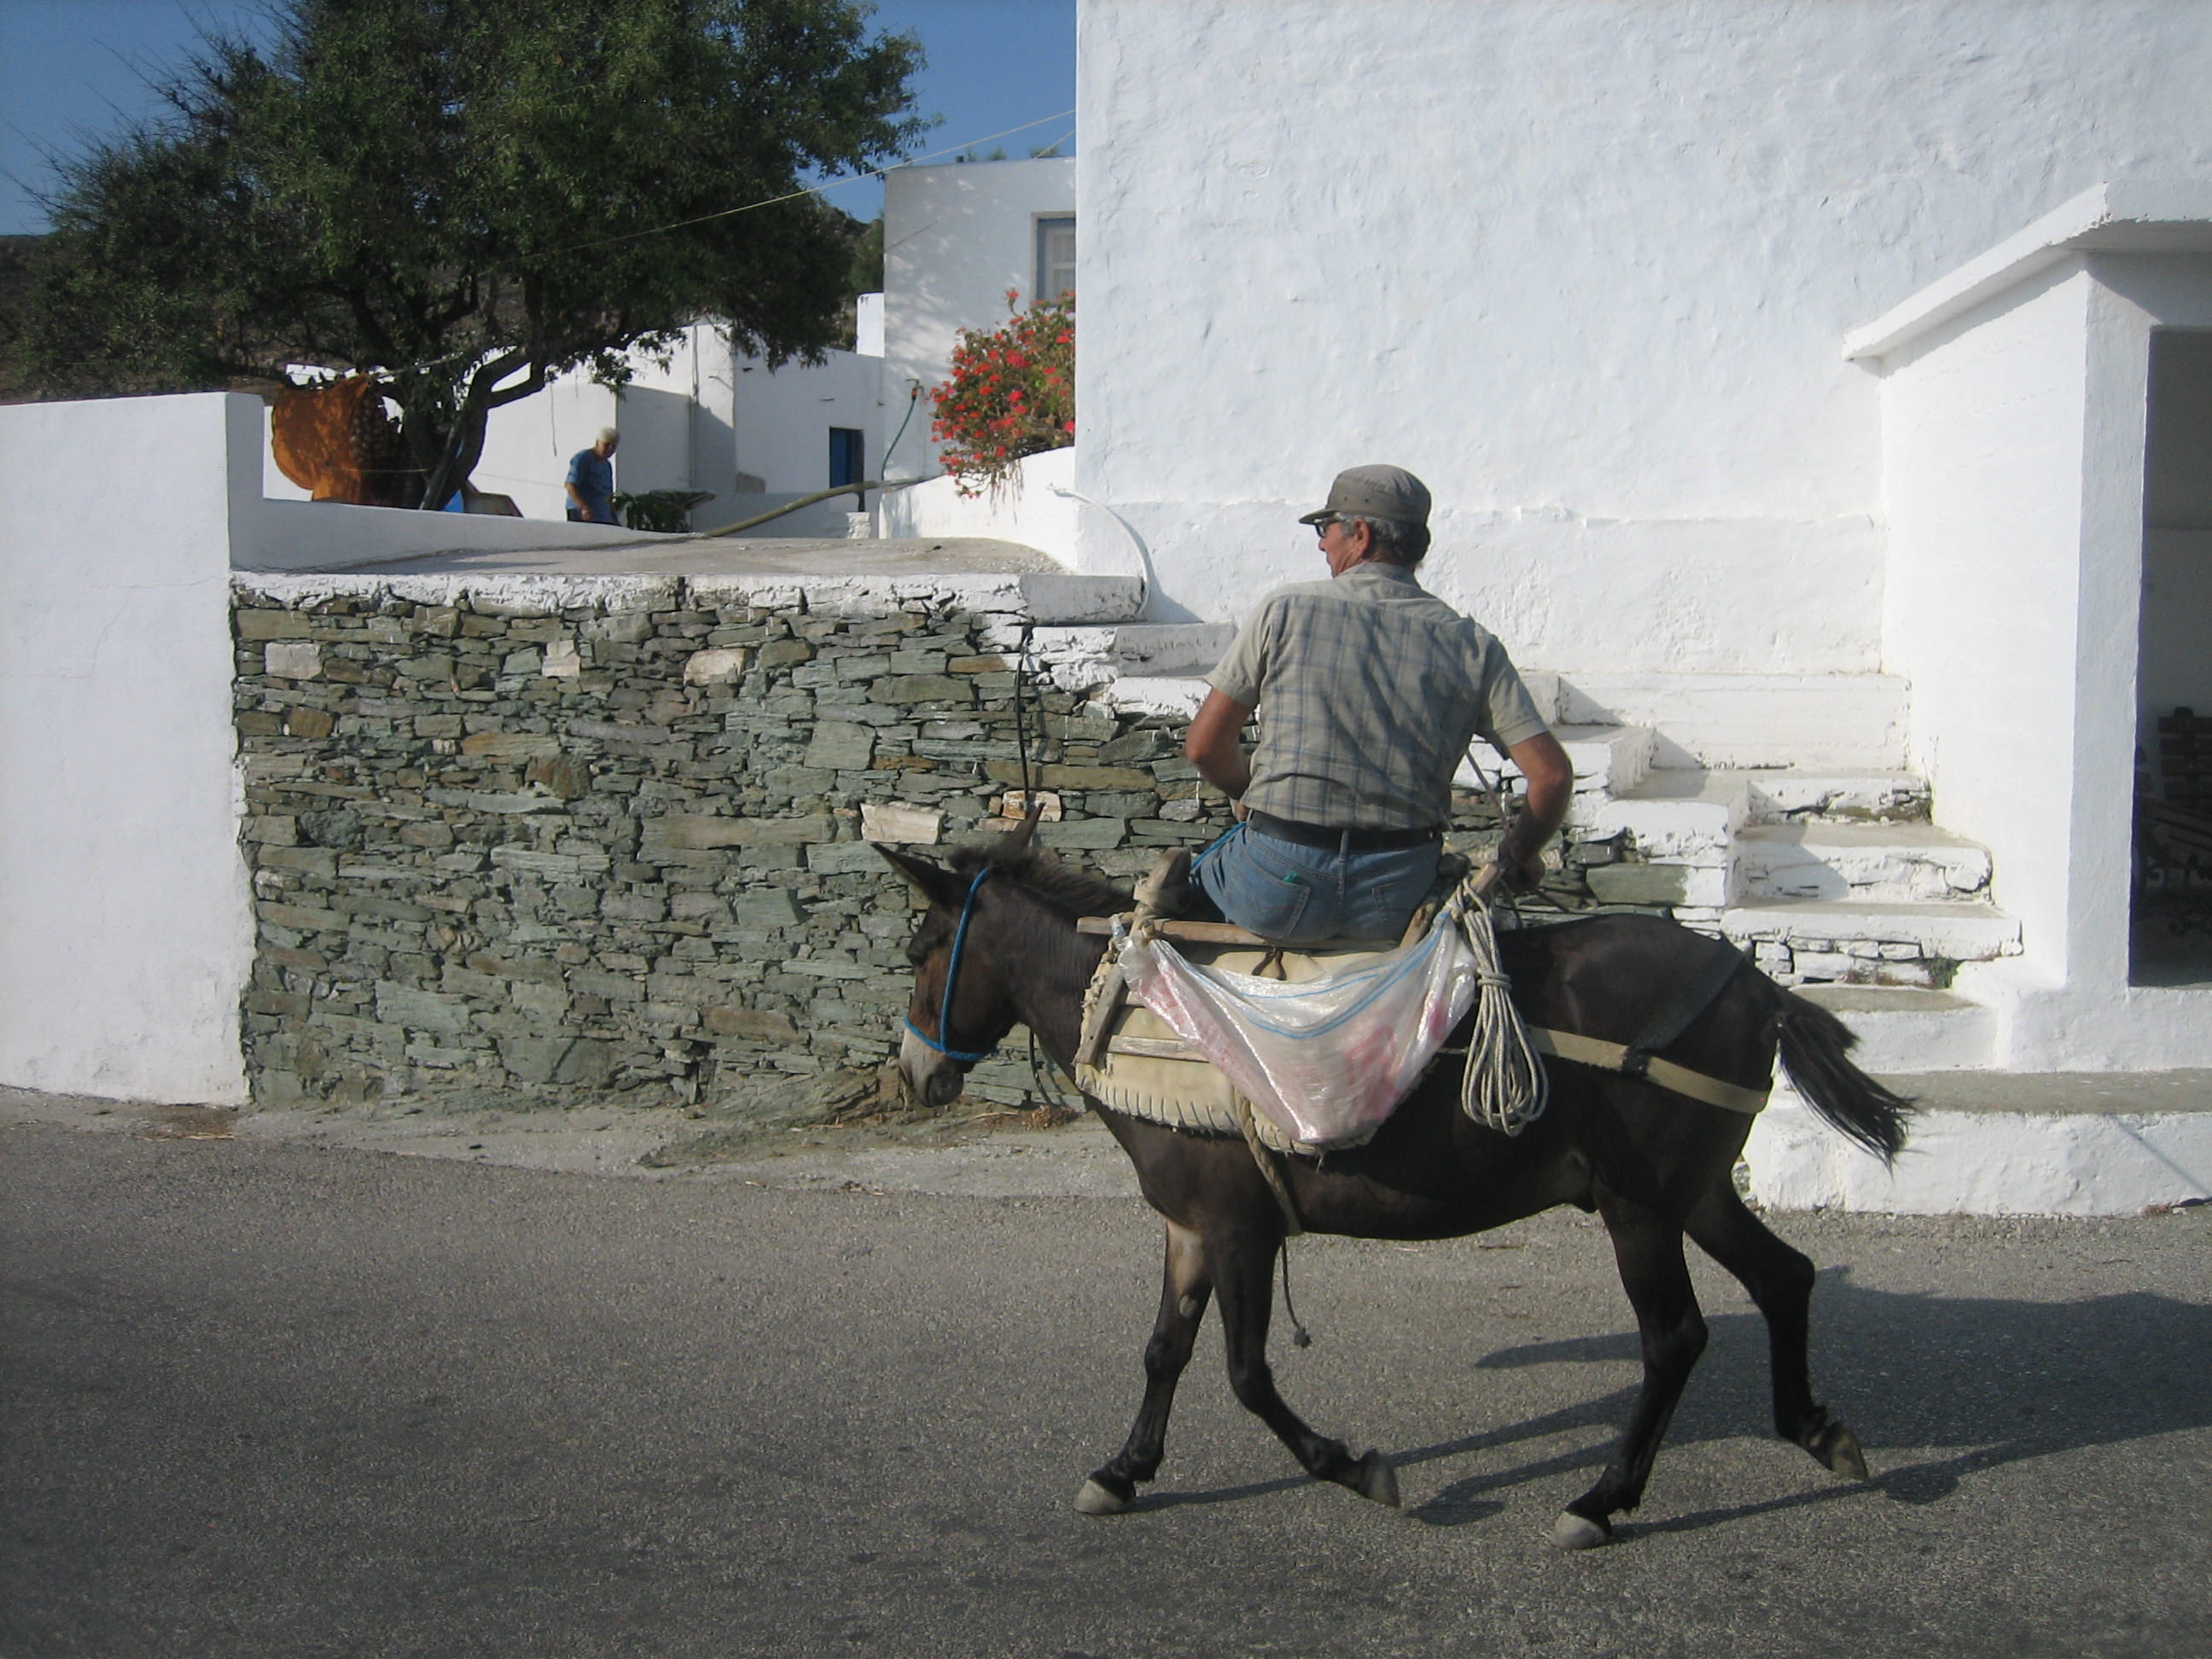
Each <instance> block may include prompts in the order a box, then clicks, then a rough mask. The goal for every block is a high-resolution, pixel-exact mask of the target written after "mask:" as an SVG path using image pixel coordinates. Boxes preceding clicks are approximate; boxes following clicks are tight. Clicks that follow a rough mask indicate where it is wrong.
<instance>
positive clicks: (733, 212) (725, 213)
mask: <svg viewBox="0 0 2212 1659" xmlns="http://www.w3.org/2000/svg"><path fill="white" fill-rule="evenodd" d="M1074 113H1075V112H1074V111H1073V110H1072V109H1064V110H1061V111H1060V112H1058V113H1057V114H1054V115H1042V116H1039V117H1038V118H1036V120H1034V121H1024V122H1023V123H1022V124H1021V125H1019V126H1018V127H1007V128H1006V129H1005V130H1004V131H1000V132H987V133H985V134H984V135H983V136H982V137H981V138H970V139H969V140H968V141H967V142H965V143H958V144H950V145H947V146H946V147H945V149H933V150H929V151H927V152H926V153H925V154H923V155H915V156H910V157H908V159H907V160H905V161H901V162H899V163H898V165H899V166H900V167H912V166H914V165H915V162H917V161H933V160H934V159H935V158H936V157H938V156H939V155H955V154H957V152H959V151H962V150H971V149H975V146H976V145H978V144H987V143H990V142H991V141H992V140H993V139H994V138H1007V137H1012V136H1013V135H1014V134H1015V133H1017V132H1027V131H1029V130H1030V128H1031V127H1042V126H1047V125H1050V124H1051V123H1053V122H1054V121H1065V120H1066V118H1068V117H1069V116H1071V115H1073V114H1074ZM1069 136H1070V137H1073V131H1071V132H1070V134H1069ZM1060 142H1065V141H1064V140H1056V141H1055V143H1060ZM890 171H891V169H890V168H889V167H867V168H864V169H863V170H862V171H860V172H859V173H848V174H847V175H846V176H845V177H843V178H842V179H827V180H825V181H824V182H823V183H821V184H818V185H811V186H809V187H808V188H807V189H805V190H794V191H790V192H788V193H787V194H785V195H782V196H771V197H768V198H767V199H766V200H765V201H760V202H747V203H746V204H744V206H742V207H733V208H722V209H720V210H717V211H715V212H713V213H702V214H700V215H699V216H697V217H696V218H691V219H678V220H675V221H673V222H671V223H669V224H665V225H654V226H653V227H652V228H649V229H647V230H626V231H623V233H622V234H620V235H618V236H602V237H600V238H599V240H596V241H591V242H577V243H574V244H572V245H571V246H570V247H569V248H568V252H571V253H581V252H585V251H586V250H587V249H590V248H595V247H611V246H613V245H614V244H615V243H617V242H635V241H637V240H640V239H641V238H642V237H647V236H661V235H665V234H667V233H668V232H670V231H671V230H683V229H684V228H688V227H690V226H692V225H703V224H706V223H708V222H710V221H712V220H715V219H729V218H733V217H735V216H737V215H738V214H740V213H750V212H753V211H754V210H757V209H759V208H764V207H775V206H776V205H777V204H780V203H783V202H796V201H798V200H799V199H800V198H801V197H807V196H819V195H821V194H822V193H823V191H831V190H836V188H837V187H838V186H839V185H851V184H857V183H859V182H860V180H861V179H881V178H883V177H884V175H885V174H886V173H890Z"/></svg>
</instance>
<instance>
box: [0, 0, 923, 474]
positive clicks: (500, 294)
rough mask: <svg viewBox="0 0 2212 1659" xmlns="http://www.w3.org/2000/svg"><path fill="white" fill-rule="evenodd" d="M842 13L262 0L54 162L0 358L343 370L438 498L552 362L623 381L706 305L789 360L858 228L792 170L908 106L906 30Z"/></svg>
mask: <svg viewBox="0 0 2212 1659" xmlns="http://www.w3.org/2000/svg"><path fill="white" fill-rule="evenodd" d="M867 13H868V8H867V7H866V6H865V5H861V4H857V3H854V0H623V3H622V4H620V5H605V4H588V3H587V4H579V3H577V0H289V3H288V4H287V5H286V6H285V7H284V9H283V10H282V11H281V12H280V13H279V14H278V15H277V17H276V27H275V36H274V39H273V42H272V43H271V44H270V45H268V46H259V45H257V44H255V43H253V42H252V41H249V40H243V39H239V38H233V37H224V36H214V37H210V38H209V39H207V40H204V42H203V43H202V46H201V48H200V49H199V51H198V52H197V54H196V55H195V57H194V58H193V59H192V60H191V64H189V66H188V67H187V68H186V69H185V70H184V71H183V72H182V73H180V74H179V75H178V76H175V77H174V78H173V79H172V80H171V81H169V82H167V84H166V85H165V86H164V88H163V91H164V93H165V94H166V100H167V101H166V105H165V110H164V114H163V117H162V118H161V119H160V120H158V121H156V122H155V123H152V124H149V125H146V126H144V127H143V128H141V129H138V130H137V131H131V132H129V133H127V134H125V136H123V137H120V138H118V139H116V140H113V141H112V142H109V143H104V144H101V145H100V146H98V147H97V148H95V149H92V150H91V151H89V152H88V153H87V154H85V155H82V156H80V157H78V158H76V160H74V161H70V162H69V163H68V164H66V165H65V167H64V171H63V173H62V182H61V184H60V185H59V187H58V190H57V191H55V193H54V195H53V196H52V198H51V199H50V200H49V201H48V202H47V204H46V206H47V208H48V210H49V212H50V214H51V216H52V221H53V225H54V229H53V233H52V235H50V236H49V237H48V238H46V244H45V246H44V247H43V248H42V249H41V251H40V256H39V258H38V260H37V269H36V280H35V282H34V283H33V287H32V289H31V293H30V295H29V297H28V299H27V301H26V305H25V314H24V316H23V317H22V318H21V321H20V331H19V337H18V340H17V343H16V347H15V349H16V350H17V352H18V354H19V356H20V358H21V364H20V368H21V372H22V373H23V374H25V375H26V376H27V379H28V380H29V382H30V384H31V385H32V386H34V387H35V388H37V389H38V390H40V392H43V393H46V394H47V395H62V396H72V395H86V394H95V393H100V392H112V391H145V390H169V391H185V390H197V389H205V388H210V387H215V386H222V385H224V384H225V383H227V382H228V381H230V380H236V379H240V378H257V379H270V378H281V377H282V376H283V369H284V366H285V365H287V364H296V363H307V364H315V365H320V366H325V367H330V368H348V369H358V370H363V371H371V372H374V373H376V374H379V375H380V376H382V377H384V378H385V379H386V380H387V382H388V385H389V395H390V396H391V397H392V398H393V400H394V401H395V402H397V404H398V405H399V408H400V410H401V428H402V432H403V434H404V437H405V440H406V443H407V447H408V451H409V453H410V457H411V458H412V459H413V462H414V464H415V465H416V466H417V467H419V469H420V470H421V471H422V481H423V482H422V505H424V506H426V507H435V506H438V505H441V504H442V503H443V502H444V501H447V499H448V498H449V497H450V496H451V495H453V491H454V490H455V489H458V488H459V487H460V485H461V484H463V483H465V481H466V480H467V478H468V476H469V473H470V471H471V469H472V468H473V467H474V466H475V465H476V462H477V457H478V456H479V454H480V453H481V452H482V448H483V431H484V422H485V418H486V416H488V415H489V413H490V411H491V410H494V409H495V408H497V407H499V406H500V405H501V404H507V403H512V402H513V401H514V400H516V399H518V398H525V397H527V396H529V395H530V394H531V393H532V392H536V391H538V389H540V388H541V387H542V386H544V384H545V382H546V380H547V379H548V377H549V376H551V375H554V374H559V373H561V372H562V371H564V370H567V369H570V368H576V367H578V366H580V365H589V366H591V367H592V368H593V369H594V370H595V371H596V372H597V373H599V374H600V375H601V376H602V377H603V378H609V379H614V380H619V379H620V378H621V376H622V374H623V369H622V365H621V354H622V353H623V350H624V349H626V348H628V347H630V346H633V345H638V344H643V345H645V346H647V347H651V346H653V345H656V344H665V343H668V342H669V341H671V339H672V338H673V337H674V335H675V333H676V332H677V331H678V330H681V329H683V328H684V327H686V326H687V325H690V324H691V323H693V322H695V321H697V320H700V319H714V320H716V321H718V322H720V324H722V325H725V326H726V327H727V329H728V330H729V332H730V334H731V336H732V339H733V341H734V342H735V343H737V344H738V346H739V347H740V348H741V349H745V350H748V351H751V352H756V353H758V354H760V355H762V356H765V357H766V358H767V359H768V360H769V362H783V361H786V360H787V359H789V358H791V357H793V356H797V357H800V358H804V359H808V360H813V359H817V358H818V357H819V356H820V354H821V352H822V351H823V349H824V348H826V347H827V346H829V344H831V343H834V342H835V340H836V337H837V329H838V326H839V320H840V315H841V308H842V303H843V301H844V298H845V294H846V283H847V277H848V273H849V271H850V270H851V269H852V265H853V259H854V240H855V238H856V236H857V234H858V233H859V230H860V227H859V226H858V225H856V224H855V223H854V222H853V221H852V220H851V219H849V218H848V217H847V216H845V215H843V214H841V213H838V212H836V210H833V209H831V208H829V207H827V206H825V205H823V204H822V202H821V201H820V199H819V198H818V197H814V196H811V195H805V194H802V193H800V192H802V191H804V190H805V178H806V175H807V174H808V173H810V172H811V173H815V174H817V175H823V176H833V175H835V174H836V173H848V172H857V171H864V170H866V169H868V168H871V167H877V166H879V165H882V164H884V163H887V162H889V161H893V160H895V159H896V157H897V156H898V155H900V154H901V153H902V151H903V150H904V149H907V148H908V147H909V146H910V145H911V143H912V142H913V140H914V138H915V135H916V134H917V133H918V131H920V124H919V123H917V122H915V121H914V120H912V119H911V118H908V115H907V111H908V108H909V106H910V99H909V96H908V91H907V80H908V76H909V75H910V74H911V73H912V72H913V71H914V70H915V68H917V67H918V65H919V64H920V61H921V58H920V47H919V46H918V45H917V44H916V42H915V41H914V40H912V39H911V38H909V37H907V36H902V35H888V36H885V35H877V36H871V35H870V34H869V33H868V31H867ZM779 197H785V198H789V199H782V200H778V199H776V198H779ZM733 210H734V211H733Z"/></svg>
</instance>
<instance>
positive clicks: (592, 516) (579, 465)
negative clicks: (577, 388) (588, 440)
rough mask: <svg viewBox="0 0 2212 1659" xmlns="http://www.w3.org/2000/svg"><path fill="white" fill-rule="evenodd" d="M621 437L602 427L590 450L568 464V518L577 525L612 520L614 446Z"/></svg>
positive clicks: (608, 522)
mask: <svg viewBox="0 0 2212 1659" xmlns="http://www.w3.org/2000/svg"><path fill="white" fill-rule="evenodd" d="M621 441H622V437H621V435H620V434H619V433H617V431H616V430H615V429H614V428H612V427H611V426H603V427H601V428H599V439H598V441H596V442H594V443H593V444H592V447H590V448H589V449H580V450H578V451H577V452H576V453H575V455H574V458H573V459H571V460H570V461H569V463H568V517H569V520H571V522H574V523H579V524H612V523H613V522H614V521H615V507H614V499H613V497H614V493H615V469H614V453H615V446H616V445H617V444H618V443H620V442H621Z"/></svg>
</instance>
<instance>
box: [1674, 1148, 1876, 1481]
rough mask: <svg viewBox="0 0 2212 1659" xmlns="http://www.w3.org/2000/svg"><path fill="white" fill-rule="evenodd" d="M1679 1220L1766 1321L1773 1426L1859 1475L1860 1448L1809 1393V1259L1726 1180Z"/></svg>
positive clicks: (1830, 1463)
mask: <svg viewBox="0 0 2212 1659" xmlns="http://www.w3.org/2000/svg"><path fill="white" fill-rule="evenodd" d="M1687 1225H1688V1227H1689V1233H1690V1237H1692V1238H1693V1239H1695V1240H1696V1241H1697V1242H1698V1248H1699V1249H1701V1250H1703V1251H1704V1252H1705V1254H1706V1255H1709V1256H1711V1257H1712V1259H1713V1260H1714V1261H1717V1262H1719V1263H1720V1264H1721V1266H1722V1267H1725V1268H1727V1269H1728V1270H1729V1273H1733V1274H1735V1277H1736V1278H1737V1279H1741V1281H1742V1283H1743V1287H1744V1289H1745V1290H1747V1291H1749V1292H1750V1293H1751V1299H1752V1300H1753V1302H1754V1303H1756V1304H1758V1305H1759V1313H1760V1314H1761V1315H1762V1316H1765V1320H1766V1337H1767V1351H1768V1353H1769V1355H1770V1364H1771V1370H1772V1372H1773V1376H1774V1428H1775V1431H1776V1432H1777V1433H1778V1434H1779V1435H1781V1437H1783V1438H1784V1440H1793V1441H1795V1442H1796V1443H1797V1444H1799V1445H1801V1446H1802V1447H1803V1448H1804V1449H1806V1450H1807V1451H1808V1452H1810V1453H1812V1455H1814V1457H1815V1458H1817V1459H1818V1460H1819V1461H1820V1462H1822V1463H1824V1464H1826V1466H1827V1467H1828V1468H1832V1469H1833V1470H1834V1471H1835V1472H1836V1473H1837V1474H1840V1475H1843V1476H1844V1477H1845V1478H1847V1479H1849V1480H1865V1479H1866V1478H1867V1465H1866V1454H1865V1453H1864V1452H1863V1450H1861V1449H1860V1447H1859V1443H1858V1437H1857V1436H1856V1435H1854V1434H1853V1433H1852V1432H1851V1431H1850V1430H1849V1429H1847V1428H1845V1427H1844V1425H1842V1424H1841V1423H1837V1422H1832V1421H1830V1420H1829V1417H1828V1411H1827V1407H1825V1406H1823V1405H1821V1404H1820V1402H1819V1401H1816V1400H1814V1398H1813V1379H1812V1366H1811V1362H1810V1360H1809V1359H1808V1357H1807V1355H1806V1340H1807V1335H1808V1331H1809V1329H1810V1327H1811V1310H1812V1302H1813V1279H1814V1273H1813V1264H1812V1262H1810V1261H1808V1260H1807V1259H1806V1258H1805V1257H1804V1256H1803V1255H1800V1254H1799V1253H1798V1252H1797V1251H1796V1250H1794V1249H1790V1246H1789V1245H1787V1244H1785V1243H1783V1242H1782V1241H1781V1240H1780V1239H1779V1238H1777V1237H1775V1236H1774V1235H1773V1234H1772V1233H1771V1232H1770V1231H1767V1228H1766V1226H1765V1223H1763V1222H1761V1221H1760V1220H1759V1218H1758V1217H1757V1216H1755V1215H1753V1214H1752V1212H1750V1211H1749V1210H1747V1209H1746V1208H1745V1207H1744V1205H1743V1200H1741V1199H1740V1198H1738V1197H1737V1196H1736V1194H1735V1187H1734V1186H1733V1185H1723V1186H1718V1187H1716V1188H1713V1189H1712V1190H1711V1192H1709V1193H1708V1194H1706V1195H1705V1198H1704V1199H1702V1200H1699V1204H1698V1206H1697V1207H1696V1208H1695V1209H1694V1210H1692V1212H1690V1216H1689V1220H1688V1224H1687Z"/></svg>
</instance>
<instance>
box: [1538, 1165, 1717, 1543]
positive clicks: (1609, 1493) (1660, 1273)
mask: <svg viewBox="0 0 2212 1659" xmlns="http://www.w3.org/2000/svg"><path fill="white" fill-rule="evenodd" d="M1598 1208H1599V1211H1600V1212H1601V1213H1602V1214H1603V1216H1604V1217H1605V1225H1606V1229H1607V1231H1609V1232H1610V1233H1611V1234H1612V1235H1613V1260H1614V1261H1615V1262H1616V1263H1617V1264H1618V1265H1619V1267H1620V1282H1621V1284H1622V1285H1623V1286H1624V1287H1625V1288H1626V1290H1627V1291H1628V1300H1629V1303H1630V1304H1631V1305H1632V1306H1633V1307H1634V1308H1635V1310H1636V1324H1637V1328H1638V1331H1639V1332H1640V1333H1641V1334H1642V1336H1643V1340H1644V1383H1643V1386H1642V1387H1641V1388H1640V1389H1638V1390H1637V1394H1636V1406H1635V1409H1634V1410H1633V1411H1632V1413H1630V1415H1629V1419H1628V1426H1627V1427H1626V1429H1624V1430H1623V1431H1621V1436H1620V1444H1619V1446H1618V1447H1617V1448H1616V1449H1614V1452H1613V1461H1612V1462H1609V1463H1607V1465H1606V1468H1605V1473H1604V1474H1601V1475H1600V1476H1599V1477H1598V1480H1597V1484H1596V1485H1595V1486H1592V1487H1591V1488H1590V1489H1589V1491H1588V1492H1584V1493H1583V1495H1582V1496H1581V1497H1580V1498H1576V1499H1575V1500H1574V1502H1572V1503H1571V1504H1568V1505H1567V1507H1566V1509H1565V1510H1564V1511H1563V1512H1562V1513H1561V1514H1560V1516H1559V1520H1558V1521H1557V1522H1555V1523H1554V1524H1553V1528H1552V1542H1553V1544H1554V1545H1556V1546H1557V1547H1559V1548H1560V1549H1563V1550H1579V1549H1589V1548H1590V1547H1592V1546H1594V1545H1597V1544H1603V1543H1606V1542H1608V1541H1610V1540H1611V1539H1612V1537H1613V1516H1614V1515H1616V1514H1618V1513H1620V1512H1623V1511H1625V1510H1632V1509H1634V1508H1635V1507H1636V1506H1637V1505H1638V1504H1639V1503H1641V1502H1642V1501H1643V1499H1644V1484H1645V1482H1646V1481H1648V1480H1650V1478H1651V1463H1652V1460H1653V1459H1654V1458H1655V1457H1656V1456H1657V1455H1658V1453H1659V1443H1660V1442H1661V1441H1662V1440H1663V1439H1664V1438H1665V1437H1666V1435H1667V1425H1668V1424H1669V1423H1670V1422H1672V1421H1673V1420H1674V1407H1675V1406H1676V1405H1677V1404H1678V1403H1680V1400H1681V1398H1682V1389H1683V1387H1684V1385H1686V1383H1688V1382H1689V1380H1690V1370H1691V1368H1692V1366H1694V1365H1695V1364H1697V1363H1698V1356H1699V1354H1701V1353H1703V1352H1705V1316H1703V1315H1702V1314H1700V1313H1699V1311H1698V1297H1697V1291H1696V1290H1695V1289H1694V1288H1693V1287H1692V1285H1691V1283H1690V1269H1689V1266H1688V1264H1687V1263H1686V1262H1685V1261H1683V1260H1682V1229H1681V1225H1680V1222H1678V1221H1676V1220H1674V1218H1671V1217H1669V1216H1667V1215H1665V1214H1662V1212H1659V1211H1657V1210H1653V1209H1647V1208H1645V1207H1644V1206H1642V1205H1638V1204H1632V1203H1631V1202H1629V1201H1628V1200H1626V1199H1624V1198H1622V1197H1621V1196H1620V1194H1617V1193H1613V1192H1611V1191H1609V1190H1607V1188H1604V1187H1602V1186H1601V1187H1600V1188H1599V1190H1598Z"/></svg>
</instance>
